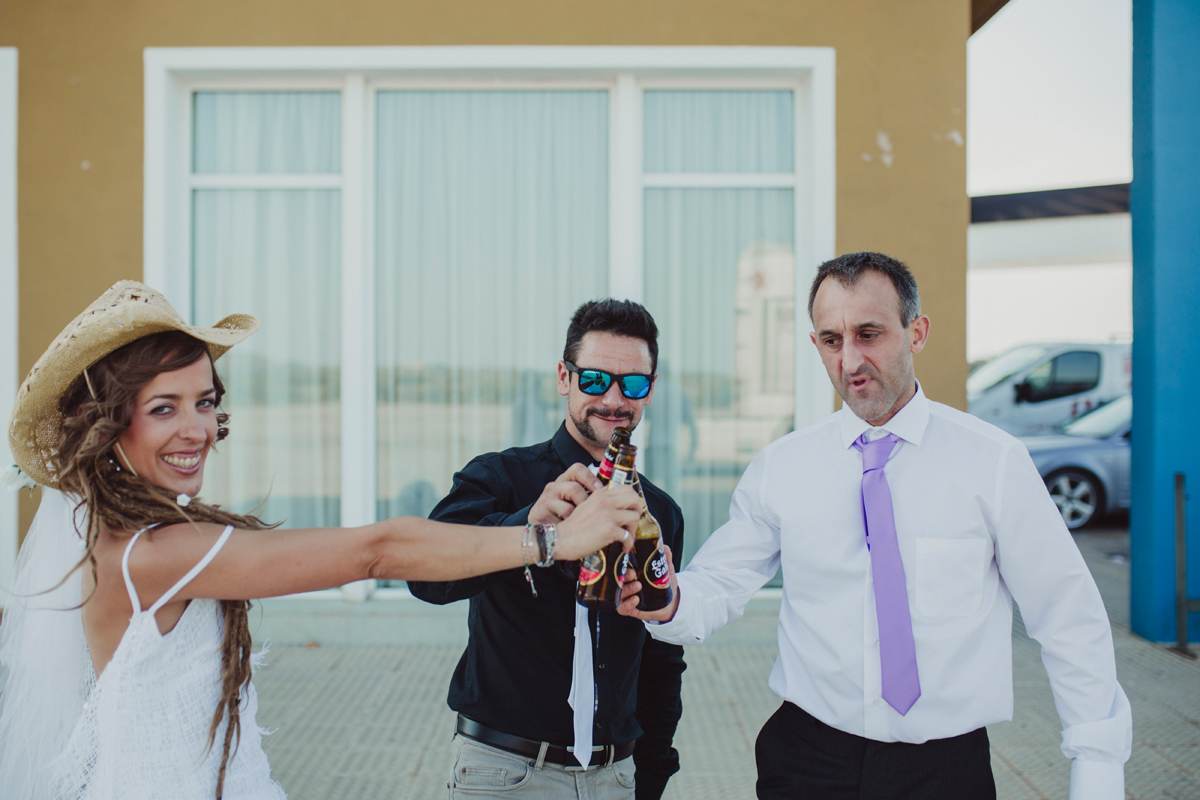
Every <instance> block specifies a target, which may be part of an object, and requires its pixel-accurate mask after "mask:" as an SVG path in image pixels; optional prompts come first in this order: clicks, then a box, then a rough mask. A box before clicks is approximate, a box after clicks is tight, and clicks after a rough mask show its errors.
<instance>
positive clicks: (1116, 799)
mask: <svg viewBox="0 0 1200 800" xmlns="http://www.w3.org/2000/svg"><path fill="white" fill-rule="evenodd" d="M1124 798H1125V765H1124V764H1110V763H1107V762H1105V761H1083V760H1081V759H1078V758H1076V759H1074V760H1072V761H1071V800H1124Z"/></svg>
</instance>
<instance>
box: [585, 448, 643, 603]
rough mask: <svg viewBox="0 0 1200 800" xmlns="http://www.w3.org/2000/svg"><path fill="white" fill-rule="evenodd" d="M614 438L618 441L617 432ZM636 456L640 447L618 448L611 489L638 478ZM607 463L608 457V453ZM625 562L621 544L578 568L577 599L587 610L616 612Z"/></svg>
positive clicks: (586, 561) (591, 557)
mask: <svg viewBox="0 0 1200 800" xmlns="http://www.w3.org/2000/svg"><path fill="white" fill-rule="evenodd" d="M613 438H616V434H615V433H614V434H613ZM636 453H637V448H635V447H632V446H630V445H619V446H618V448H617V457H616V459H615V460H614V461H613V467H612V472H611V474H610V477H609V480H608V481H607V483H608V485H609V486H610V487H612V486H624V485H625V484H627V483H632V482H633V481H634V479H635V477H636V476H637V472H635V471H634V469H633V462H634V457H635V454H636ZM607 460H608V455H607V454H605V461H607ZM600 479H601V480H602V481H603V480H604V478H600ZM625 561H626V559H625V548H624V545H623V544H622V542H620V541H616V542H613V543H612V544H610V545H608V546H606V547H604V548H602V549H600V550H597V551H596V552H594V553H591V554H590V555H587V556H584V558H583V561H582V562H581V563H580V565H579V585H578V586H577V587H576V589H575V600H576V601H577V602H578V603H579V604H580V605H584V606H587V607H588V608H601V609H615V608H616V607H617V605H618V604H620V602H621V587H622V586H624V584H625Z"/></svg>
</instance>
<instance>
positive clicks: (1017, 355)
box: [967, 344, 1050, 396]
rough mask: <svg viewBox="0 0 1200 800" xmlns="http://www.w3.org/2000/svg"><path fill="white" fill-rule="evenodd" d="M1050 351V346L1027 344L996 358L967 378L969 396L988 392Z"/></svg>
mask: <svg viewBox="0 0 1200 800" xmlns="http://www.w3.org/2000/svg"><path fill="white" fill-rule="evenodd" d="M1049 350H1050V346H1049V345H1044V344H1027V345H1023V346H1021V347H1016V348H1013V349H1012V350H1009V351H1008V352H1007V353H1003V354H1001V355H998V356H996V357H995V358H993V359H992V360H991V361H989V362H987V363H986V364H984V365H983V366H981V367H979V369H977V370H975V371H974V372H972V373H971V374H970V376H968V377H967V395H968V396H974V395H977V394H982V393H983V392H986V391H987V390H988V389H990V388H992V387H993V386H995V385H996V384H998V383H1000V382H1001V381H1003V380H1005V379H1007V378H1011V377H1012V376H1013V375H1016V374H1017V373H1018V372H1020V371H1021V370H1023V369H1025V368H1026V367H1028V366H1029V365H1030V364H1032V363H1033V362H1035V361H1037V360H1038V359H1039V358H1041V357H1042V356H1044V355H1045V354H1046V353H1047V352H1049Z"/></svg>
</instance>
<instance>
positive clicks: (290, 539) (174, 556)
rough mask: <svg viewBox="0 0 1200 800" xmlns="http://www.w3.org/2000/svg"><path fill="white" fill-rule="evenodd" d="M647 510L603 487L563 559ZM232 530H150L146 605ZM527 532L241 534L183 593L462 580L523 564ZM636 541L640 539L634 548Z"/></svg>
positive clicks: (575, 526) (143, 567)
mask: <svg viewBox="0 0 1200 800" xmlns="http://www.w3.org/2000/svg"><path fill="white" fill-rule="evenodd" d="M640 508H641V505H640V501H639V499H638V497H637V495H636V493H634V491H633V490H632V489H630V488H628V487H614V488H612V489H611V490H606V491H599V492H594V493H593V494H592V495H591V496H590V497H589V498H588V499H587V500H586V501H585V502H583V503H581V504H580V505H579V506H578V507H577V508H576V509H575V511H574V513H573V514H571V516H570V517H569V518H567V519H566V520H564V521H563V522H561V523H559V524H558V546H557V548H556V552H555V558H556V559H557V560H563V561H566V560H573V559H578V558H581V557H582V556H584V555H586V554H587V553H591V552H594V551H596V550H598V549H600V548H601V547H603V546H604V545H606V544H609V543H611V542H613V541H616V540H618V539H622V538H623V537H624V535H625V533H626V531H628V530H630V529H633V528H634V527H635V526H636V525H637V520H638V515H639V513H640ZM223 530H224V529H223V528H222V526H220V525H215V524H211V523H203V524H198V525H189V524H181V525H172V526H170V527H168V528H163V529H160V530H156V531H152V532H151V533H150V535H149V536H146V535H143V537H142V540H139V542H138V543H137V544H136V545H135V546H134V548H133V552H132V554H131V556H130V562H129V565H130V574H131V576H132V578H133V581H134V585H135V586H136V588H137V590H138V599H139V600H141V604H142V608H143V609H145V608H148V607H149V606H150V605H151V604H153V603H154V601H155V600H157V599H158V598H159V597H161V596H162V595H163V594H164V593H165V592H166V591H167V590H168V589H170V588H171V587H172V586H173V585H174V584H175V582H176V581H178V580H179V578H181V577H182V576H183V575H185V574H186V573H187V572H188V570H190V569H191V568H192V566H194V565H195V564H196V563H197V562H199V561H200V560H201V559H202V558H203V557H204V555H205V553H207V552H208V550H209V549H210V548H211V547H212V546H213V544H215V543H216V541H217V539H218V538H219V537H220V535H221V533H222V531H223ZM523 537H524V529H523V528H494V527H476V526H472V525H451V524H447V523H441V522H433V521H431V520H427V519H423V518H421V517H398V518H396V519H389V520H385V521H383V522H378V523H375V524H373V525H365V526H363V527H360V528H301V529H295V530H268V531H247V530H235V531H234V532H233V534H232V535H231V536H230V538H229V541H227V542H226V543H225V546H224V547H222V548H221V551H220V552H219V553H218V554H217V556H216V557H215V558H214V559H213V560H212V563H210V564H209V565H208V566H207V567H206V568H205V569H204V570H203V571H201V573H200V574H199V575H197V576H196V578H194V579H193V580H192V581H191V582H190V583H189V584H188V585H187V586H185V587H184V588H183V589H182V590H181V591H180V593H179V594H178V595H176V598H175V599H179V600H184V599H189V598H196V597H211V598H216V599H220V600H237V599H253V598H258V597H275V596H278V595H284V594H294V593H296V592H307V591H313V590H316V589H327V588H330V587H334V586H341V585H342V584H345V583H350V582H351V581H356V580H361V579H363V578H389V579H395V580H425V581H445V580H455V579H459V578H466V577H470V576H473V575H482V574H486V573H489V572H496V571H498V570H503V569H510V568H512V567H519V566H521V565H522V564H524V558H523V554H522V552H521V551H522V548H521V543H522V539H523ZM121 541H127V540H124V539H123V540H121ZM632 543H633V537H632V536H630V537H628V539H627V541H626V549H627V550H628V549H630V548H631V547H632ZM120 549H121V550H123V547H122V548H120ZM537 556H538V553H536V552H534V553H533V554H531V557H532V558H536V557H537ZM118 574H119V573H118Z"/></svg>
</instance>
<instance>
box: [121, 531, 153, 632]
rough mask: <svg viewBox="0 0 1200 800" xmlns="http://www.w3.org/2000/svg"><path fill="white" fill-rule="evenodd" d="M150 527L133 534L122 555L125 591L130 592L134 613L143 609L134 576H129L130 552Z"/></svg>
mask: <svg viewBox="0 0 1200 800" xmlns="http://www.w3.org/2000/svg"><path fill="white" fill-rule="evenodd" d="M147 530H149V528H143V529H142V530H140V531H138V532H137V533H135V534H134V535H133V538H132V539H130V540H129V544H127V545H125V554H124V555H123V556H121V574H122V575H124V576H125V591H127V592H129V602H130V603H132V604H133V613H135V614H136V613H138V612H139V611H141V610H142V601H141V600H140V599H138V593H137V589H135V588H133V578H131V577H129V554H130V552H132V551H133V545H134V544H135V543H136V542H137V540H138V539H140V538H141V536H142V534H143V533H145V532H146V531H147Z"/></svg>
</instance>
